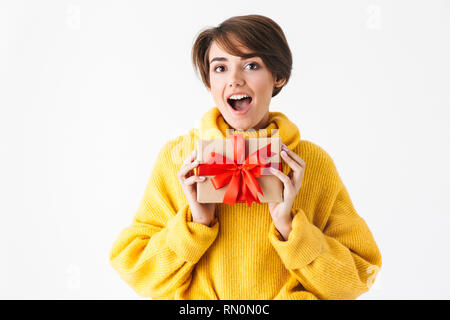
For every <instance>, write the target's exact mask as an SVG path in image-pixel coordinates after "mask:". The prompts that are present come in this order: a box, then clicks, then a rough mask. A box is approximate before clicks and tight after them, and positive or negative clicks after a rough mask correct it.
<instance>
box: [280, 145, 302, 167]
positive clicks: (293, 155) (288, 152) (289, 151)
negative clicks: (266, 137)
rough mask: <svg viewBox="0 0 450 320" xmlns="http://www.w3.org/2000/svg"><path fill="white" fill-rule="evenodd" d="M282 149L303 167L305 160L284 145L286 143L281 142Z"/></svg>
mask: <svg viewBox="0 0 450 320" xmlns="http://www.w3.org/2000/svg"><path fill="white" fill-rule="evenodd" d="M283 150H284V151H286V152H287V154H288V155H289V156H290V157H291V158H292V159H294V161H295V162H297V163H298V164H299V165H300V166H301V167H303V168H305V166H306V162H305V161H304V160H303V159H302V158H300V156H299V155H298V154H296V153H295V152H294V151H292V150H291V149H289V148H288V147H286V145H284V144H283Z"/></svg>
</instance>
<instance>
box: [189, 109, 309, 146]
mask: <svg viewBox="0 0 450 320" xmlns="http://www.w3.org/2000/svg"><path fill="white" fill-rule="evenodd" d="M227 129H231V127H230V126H229V125H228V123H226V121H225V119H224V118H223V116H222V114H221V113H220V111H219V109H218V108H217V107H213V108H211V109H210V110H209V111H208V112H207V113H206V114H205V115H204V116H203V117H202V120H201V122H200V130H199V132H198V136H199V138H200V139H225V138H227ZM273 129H278V131H277V133H276V134H273V135H272V133H273V132H272V130H273ZM235 132H236V133H242V134H243V135H244V137H246V138H258V137H264V136H266V137H271V136H274V137H276V136H279V137H281V142H282V143H284V144H285V145H286V146H287V147H288V148H289V149H291V150H293V149H294V148H295V147H296V146H297V144H298V143H299V141H300V131H299V130H298V128H297V126H296V125H295V124H294V123H293V122H291V121H290V120H289V119H288V118H287V117H286V116H285V115H284V114H283V113H281V112H269V121H268V125H267V126H266V128H264V129H259V130H250V131H238V130H236V131H235Z"/></svg>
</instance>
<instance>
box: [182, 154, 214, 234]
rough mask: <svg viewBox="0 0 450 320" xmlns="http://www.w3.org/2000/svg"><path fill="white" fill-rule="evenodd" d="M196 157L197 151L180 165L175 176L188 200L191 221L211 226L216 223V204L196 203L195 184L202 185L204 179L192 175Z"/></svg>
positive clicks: (196, 162)
mask: <svg viewBox="0 0 450 320" xmlns="http://www.w3.org/2000/svg"><path fill="white" fill-rule="evenodd" d="M196 157H197V150H194V151H192V153H191V154H190V155H189V156H188V157H187V158H186V160H185V161H184V162H183V164H182V165H181V167H180V171H178V174H177V176H178V180H180V184H181V188H182V189H183V192H184V194H185V196H186V198H187V200H188V203H189V208H190V209H191V213H192V221H193V222H197V223H201V224H204V225H206V226H211V225H213V224H214V223H215V222H216V217H215V209H216V204H215V203H199V202H197V183H202V182H203V181H205V179H206V178H205V177H200V176H196V175H194V170H193V169H194V168H195V167H197V166H198V161H197V160H195V161H194V159H195V158H196ZM193 161H194V162H193Z"/></svg>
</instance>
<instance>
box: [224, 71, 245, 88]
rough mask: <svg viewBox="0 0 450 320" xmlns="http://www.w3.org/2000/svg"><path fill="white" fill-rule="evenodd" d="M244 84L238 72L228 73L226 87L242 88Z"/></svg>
mask: <svg viewBox="0 0 450 320" xmlns="http://www.w3.org/2000/svg"><path fill="white" fill-rule="evenodd" d="M244 84H245V80H244V78H243V77H242V75H241V74H240V73H239V71H238V70H235V71H233V72H230V79H229V81H228V86H229V87H231V88H233V87H234V88H236V87H238V86H243V85H244Z"/></svg>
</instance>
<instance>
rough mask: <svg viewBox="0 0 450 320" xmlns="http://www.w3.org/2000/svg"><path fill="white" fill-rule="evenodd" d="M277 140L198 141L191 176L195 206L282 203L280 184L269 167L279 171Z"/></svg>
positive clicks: (233, 139)
mask: <svg viewBox="0 0 450 320" xmlns="http://www.w3.org/2000/svg"><path fill="white" fill-rule="evenodd" d="M280 152H281V139H280V137H265V138H247V139H246V138H244V137H243V135H242V134H233V135H232V136H231V138H229V139H209V140H205V139H200V140H198V142H197V160H198V161H199V165H198V166H197V168H196V169H195V174H196V175H198V176H205V177H206V179H205V180H204V181H203V182H197V201H198V202H199V203H227V204H234V203H245V202H246V203H247V204H248V205H249V206H250V205H251V204H252V203H253V202H256V203H263V202H282V201H283V183H282V182H281V181H280V179H278V178H277V177H276V176H274V175H273V174H272V173H271V172H270V168H269V167H273V168H276V169H278V170H281V158H280Z"/></svg>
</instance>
